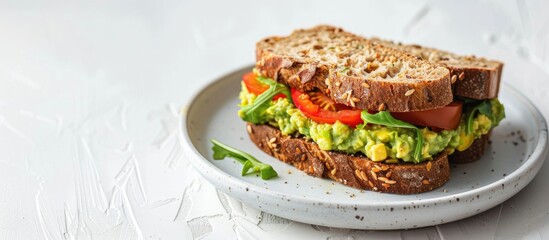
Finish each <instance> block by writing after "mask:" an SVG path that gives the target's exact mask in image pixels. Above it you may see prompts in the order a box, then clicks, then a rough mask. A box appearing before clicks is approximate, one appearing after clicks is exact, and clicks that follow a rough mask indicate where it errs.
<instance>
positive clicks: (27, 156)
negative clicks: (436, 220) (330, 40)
mask: <svg viewBox="0 0 549 240" xmlns="http://www.w3.org/2000/svg"><path fill="white" fill-rule="evenodd" d="M548 10H549V2H547V1H542V0H533V1H510V0H507V1H467V2H465V1H459V2H458V1H455V2H451V1H436V2H435V1H415V2H413V3H412V2H411V1H400V2H398V4H394V5H393V4H389V3H383V4H382V3H377V2H374V1H360V2H359V1H356V2H355V1H338V2H337V3H336V2H329V1H299V2H297V1H290V0H283V1H264V2H257V1H211V0H208V1H193V2H191V1H162V2H160V1H117V2H114V1H95V2H94V3H84V2H81V3H75V2H73V1H52V2H45V1H11V2H5V1H2V2H0V239H199V238H200V239H277V240H278V239H409V238H410V239H494V238H496V239H521V238H522V239H543V238H548V237H549V188H548V187H547V182H549V174H547V173H549V164H547V163H546V164H545V165H544V166H543V167H542V169H541V170H540V174H538V176H537V177H536V178H535V179H534V180H533V182H532V183H531V184H530V185H528V186H527V187H526V188H525V189H524V190H523V191H521V192H520V193H519V194H517V195H516V196H515V197H513V198H511V199H509V200H508V201H506V202H504V203H503V204H501V205H499V206H497V207H495V208H493V209H491V210H488V211H486V212H484V213H481V214H479V215H476V216H474V217H471V218H468V219H464V220H461V221H457V222H453V223H447V224H443V225H438V226H433V227H427V228H421V229H414V230H401V231H357V230H350V229H331V228H326V227H318V226H311V225H307V224H302V223H296V222H291V221H288V220H285V219H281V218H278V217H274V216H272V215H269V214H266V213H262V212H261V211H258V210H255V209H252V208H250V207H247V206H246V205H242V204H241V203H239V202H237V201H235V200H234V199H232V198H230V197H227V196H226V195H225V194H223V193H221V192H218V191H216V189H215V188H213V187H212V186H211V185H210V184H209V183H208V182H206V181H205V180H204V179H202V178H201V177H200V176H199V175H198V174H197V173H196V172H195V170H194V169H193V168H192V167H191V166H190V164H189V162H188V159H187V156H185V154H184V153H183V151H182V148H181V145H180V141H179V137H180V136H179V132H178V131H177V129H178V124H179V122H178V117H179V114H181V111H180V109H185V107H186V105H187V104H188V102H189V101H190V98H191V96H192V94H193V93H195V92H196V91H198V90H199V89H200V88H202V87H203V86H206V85H207V84H208V83H209V82H211V81H213V80H214V79H215V78H216V77H219V76H221V75H223V74H225V73H227V72H230V71H232V70H234V69H237V68H239V67H242V66H245V65H248V64H251V63H252V62H253V61H254V44H255V42H256V41H258V40H259V39H260V38H262V37H265V36H268V35H274V34H288V33H289V32H290V31H291V30H292V29H295V28H300V27H310V26H313V25H316V24H319V23H329V24H334V25H338V26H341V27H344V28H345V29H347V30H350V31H353V32H356V33H359V34H363V35H368V36H374V35H375V36H379V37H383V38H389V39H394V40H399V41H404V42H411V43H420V44H424V45H428V46H433V47H439V48H443V49H447V50H450V51H454V52H457V53H463V54H471V53H474V54H475V55H480V56H486V57H490V58H494V59H499V60H501V61H504V62H505V64H506V65H505V68H504V73H503V81H504V82H506V83H508V84H510V85H512V86H514V87H516V88H517V89H519V90H520V91H522V92H523V93H525V94H526V95H527V96H528V97H529V98H530V99H531V100H532V101H533V102H535V103H536V105H537V107H538V108H539V109H540V110H541V112H542V113H543V114H544V116H545V118H547V119H549V107H548V104H549V74H548V73H549V17H548V16H549V14H547V12H548ZM441 214H443V213H441Z"/></svg>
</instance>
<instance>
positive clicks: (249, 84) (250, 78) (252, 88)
mask: <svg viewBox="0 0 549 240" xmlns="http://www.w3.org/2000/svg"><path fill="white" fill-rule="evenodd" d="M256 77H257V76H256V75H255V74H254V73H253V72H249V73H246V74H244V76H242V81H243V82H244V85H245V86H246V89H248V92H251V93H253V94H255V95H260V94H262V93H263V92H265V91H267V89H269V86H268V85H265V84H263V83H262V82H260V81H258V80H257V78H256ZM279 98H286V95H284V94H282V93H281V94H277V95H276V96H274V97H273V100H276V99H279Z"/></svg>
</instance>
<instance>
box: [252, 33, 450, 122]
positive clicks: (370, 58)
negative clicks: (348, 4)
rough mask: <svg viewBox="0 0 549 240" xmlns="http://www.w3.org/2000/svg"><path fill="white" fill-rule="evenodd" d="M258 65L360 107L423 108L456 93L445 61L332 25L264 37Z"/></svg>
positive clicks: (258, 48) (283, 78)
mask: <svg viewBox="0 0 549 240" xmlns="http://www.w3.org/2000/svg"><path fill="white" fill-rule="evenodd" d="M256 68H257V69H258V70H259V72H260V73H261V74H262V75H264V76H266V77H270V78H273V79H275V80H277V81H279V82H282V83H285V84H288V85H290V86H291V87H293V88H297V89H300V90H312V89H319V90H321V91H323V92H325V93H326V94H327V95H329V96H330V97H331V98H332V99H333V100H334V101H336V102H337V103H340V104H345V105H348V106H352V107H357V108H361V109H370V110H388V111H392V112H407V111H419V110H427V109H433V108H441V107H443V106H446V105H447V104H449V103H450V102H451V101H452V99H453V95H452V89H451V80H450V71H449V70H448V69H447V68H446V67H443V66H440V65H437V64H434V63H431V62H429V61H426V60H421V59H420V58H418V57H415V56H412V55H409V54H407V53H406V52H404V51H401V50H397V49H395V48H391V47H387V46H384V45H383V44H379V43H377V42H375V41H371V40H368V39H365V38H363V37H360V36H357V35H354V34H352V33H348V32H345V31H343V30H342V29H341V28H336V27H332V26H317V27H314V28H311V29H304V30H296V31H294V32H293V33H292V34H290V35H289V36H286V37H269V38H266V39H263V40H261V41H259V42H258V43H257V44H256Z"/></svg>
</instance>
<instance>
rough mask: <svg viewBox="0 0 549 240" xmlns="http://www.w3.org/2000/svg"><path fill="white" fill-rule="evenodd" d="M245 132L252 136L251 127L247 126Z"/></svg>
mask: <svg viewBox="0 0 549 240" xmlns="http://www.w3.org/2000/svg"><path fill="white" fill-rule="evenodd" d="M246 130H248V133H249V134H253V132H252V126H250V125H248V126H247V127H246Z"/></svg>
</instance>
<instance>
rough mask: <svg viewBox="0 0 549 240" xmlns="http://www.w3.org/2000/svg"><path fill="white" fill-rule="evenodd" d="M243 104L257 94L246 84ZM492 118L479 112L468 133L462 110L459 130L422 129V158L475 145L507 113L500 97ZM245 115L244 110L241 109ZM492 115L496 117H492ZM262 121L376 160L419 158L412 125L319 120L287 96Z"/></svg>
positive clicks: (322, 144) (329, 147)
mask: <svg viewBox="0 0 549 240" xmlns="http://www.w3.org/2000/svg"><path fill="white" fill-rule="evenodd" d="M239 97H240V100H241V103H240V107H244V106H247V105H250V104H252V103H253V102H254V100H255V99H256V98H257V96H256V95H255V94H253V93H250V92H248V91H247V89H246V87H245V86H244V85H242V90H241V92H240V96H239ZM488 103H489V104H490V106H491V110H492V118H490V117H488V116H486V115H484V114H481V113H479V114H477V115H476V116H475V117H474V119H473V122H472V132H471V134H469V135H467V134H466V130H465V129H466V124H467V118H466V116H467V114H465V113H464V114H462V118H461V122H460V125H459V127H458V128H457V129H455V130H443V131H440V132H435V131H431V130H429V129H428V128H423V129H421V133H422V134H423V138H424V142H423V148H422V152H421V153H422V154H421V159H420V160H419V161H420V162H421V161H427V160H431V159H432V157H433V156H434V155H436V154H438V153H440V152H442V151H447V152H448V153H450V154H451V153H453V152H454V151H455V150H456V149H457V150H458V151H464V150H465V149H467V148H468V147H469V146H471V144H472V142H473V141H474V139H477V138H479V137H480V136H481V135H482V134H486V133H488V131H490V129H491V128H492V127H495V126H497V125H498V124H499V121H501V119H503V117H504V115H505V113H504V109H503V105H502V104H501V103H500V102H499V101H498V100H497V99H493V100H489V101H488ZM238 114H239V116H240V117H242V116H243V115H242V110H240V111H239V112H238ZM491 119H492V120H491ZM260 122H261V123H268V124H270V125H271V126H274V127H278V128H279V129H280V131H281V132H282V134H284V135H290V134H295V133H299V134H301V135H303V136H305V137H306V138H307V139H311V140H312V141H314V142H315V143H316V144H318V146H319V147H320V149H322V150H335V151H340V152H345V153H349V154H353V153H359V152H360V153H363V154H365V155H366V156H367V157H368V158H370V159H372V160H373V161H385V162H387V163H397V162H399V161H404V162H417V161H414V159H413V152H414V149H415V146H416V144H417V139H416V134H415V131H414V130H412V129H403V128H392V127H385V126H381V125H375V124H368V125H366V126H365V127H364V128H363V129H357V128H352V127H349V126H347V125H345V124H342V123H340V122H339V121H338V122H336V123H334V124H326V123H317V122H314V121H313V120H311V119H309V118H307V117H305V116H304V115H303V114H302V113H301V112H300V110H299V109H297V108H296V107H295V106H294V104H293V103H291V102H290V101H288V99H286V98H280V99H277V100H273V101H271V102H270V103H269V106H268V108H266V110H265V111H264V112H262V113H261V115H260Z"/></svg>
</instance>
